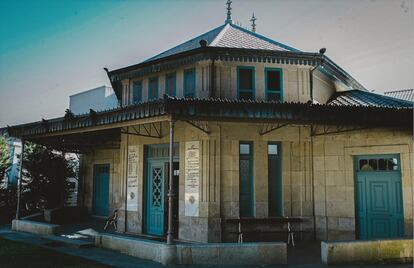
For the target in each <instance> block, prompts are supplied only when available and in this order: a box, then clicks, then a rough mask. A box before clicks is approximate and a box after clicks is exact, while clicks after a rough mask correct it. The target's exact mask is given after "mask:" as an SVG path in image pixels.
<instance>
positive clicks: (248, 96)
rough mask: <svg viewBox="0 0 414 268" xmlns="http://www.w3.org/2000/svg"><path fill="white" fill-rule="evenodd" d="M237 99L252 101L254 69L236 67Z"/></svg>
mask: <svg viewBox="0 0 414 268" xmlns="http://www.w3.org/2000/svg"><path fill="white" fill-rule="evenodd" d="M237 97H238V99H240V100H254V67H237Z"/></svg>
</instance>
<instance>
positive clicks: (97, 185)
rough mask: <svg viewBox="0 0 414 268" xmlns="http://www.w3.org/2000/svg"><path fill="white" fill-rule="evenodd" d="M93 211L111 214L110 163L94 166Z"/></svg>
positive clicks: (105, 214) (104, 214)
mask: <svg viewBox="0 0 414 268" xmlns="http://www.w3.org/2000/svg"><path fill="white" fill-rule="evenodd" d="M93 184H94V187H93V189H94V201H93V212H94V214H95V215H97V216H108V214H109V165H106V164H105V165H95V166H94V180H93Z"/></svg>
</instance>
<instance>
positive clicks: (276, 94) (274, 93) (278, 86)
mask: <svg viewBox="0 0 414 268" xmlns="http://www.w3.org/2000/svg"><path fill="white" fill-rule="evenodd" d="M282 82H283V80H282V69H279V68H266V69H265V86H266V100H267V101H283V95H282V92H283V89H282V88H283V83H282Z"/></svg>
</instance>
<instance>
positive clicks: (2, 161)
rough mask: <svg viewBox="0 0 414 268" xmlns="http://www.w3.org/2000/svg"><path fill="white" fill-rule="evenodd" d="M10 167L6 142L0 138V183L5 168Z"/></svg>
mask: <svg viewBox="0 0 414 268" xmlns="http://www.w3.org/2000/svg"><path fill="white" fill-rule="evenodd" d="M9 165H10V151H9V146H8V145H7V141H6V139H5V138H4V137H3V136H0V182H1V181H2V180H3V179H4V175H5V173H6V170H7V168H8V167H9Z"/></svg>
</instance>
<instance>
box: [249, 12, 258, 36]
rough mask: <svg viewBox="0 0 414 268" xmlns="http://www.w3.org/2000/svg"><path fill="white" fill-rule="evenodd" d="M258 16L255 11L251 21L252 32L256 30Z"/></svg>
mask: <svg viewBox="0 0 414 268" xmlns="http://www.w3.org/2000/svg"><path fill="white" fill-rule="evenodd" d="M256 20H257V19H256V18H255V17H254V12H253V16H252V18H251V19H250V21H251V22H252V32H254V33H255V32H256Z"/></svg>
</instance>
